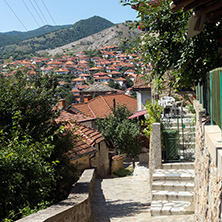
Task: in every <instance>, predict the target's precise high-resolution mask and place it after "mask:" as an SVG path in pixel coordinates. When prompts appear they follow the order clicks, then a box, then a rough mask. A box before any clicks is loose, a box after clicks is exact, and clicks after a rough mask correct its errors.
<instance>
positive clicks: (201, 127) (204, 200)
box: [194, 101, 222, 222]
mask: <svg viewBox="0 0 222 222" xmlns="http://www.w3.org/2000/svg"><path fill="white" fill-rule="evenodd" d="M194 107H195V110H196V114H197V116H196V117H197V118H196V119H197V121H196V148H195V188H194V191H195V215H196V221H201V222H205V221H221V218H222V214H221V204H222V182H221V178H222V134H221V129H220V128H219V126H217V125H206V124H205V123H204V120H205V110H203V109H202V105H201V104H199V102H198V101H194Z"/></svg>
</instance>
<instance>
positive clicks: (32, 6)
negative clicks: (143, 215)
mask: <svg viewBox="0 0 222 222" xmlns="http://www.w3.org/2000/svg"><path fill="white" fill-rule="evenodd" d="M29 2H30V3H31V5H32V7H33V8H34V10H35V12H36V14H37V15H38V16H39V18H40V19H41V21H42V23H43V24H45V22H44V21H43V20H42V17H41V16H40V15H39V13H38V11H37V10H36V8H35V6H34V5H33V4H32V1H31V0H29Z"/></svg>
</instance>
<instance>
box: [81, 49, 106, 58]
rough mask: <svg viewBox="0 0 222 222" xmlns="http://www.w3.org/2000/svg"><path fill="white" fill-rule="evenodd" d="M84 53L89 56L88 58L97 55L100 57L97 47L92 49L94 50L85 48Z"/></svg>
mask: <svg viewBox="0 0 222 222" xmlns="http://www.w3.org/2000/svg"><path fill="white" fill-rule="evenodd" d="M84 53H85V54H86V55H87V56H89V57H90V58H92V57H94V56H98V57H101V58H102V53H101V51H100V50H98V49H94V50H86V51H84Z"/></svg>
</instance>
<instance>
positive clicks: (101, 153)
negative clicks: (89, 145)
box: [91, 141, 110, 178]
mask: <svg viewBox="0 0 222 222" xmlns="http://www.w3.org/2000/svg"><path fill="white" fill-rule="evenodd" d="M95 148H96V150H97V152H96V154H95V157H94V158H91V166H92V167H96V169H97V174H98V176H99V177H101V178H105V177H107V176H108V175H109V171H110V164H109V148H108V147H107V145H106V142H105V141H102V142H100V143H99V144H98V143H97V144H95Z"/></svg>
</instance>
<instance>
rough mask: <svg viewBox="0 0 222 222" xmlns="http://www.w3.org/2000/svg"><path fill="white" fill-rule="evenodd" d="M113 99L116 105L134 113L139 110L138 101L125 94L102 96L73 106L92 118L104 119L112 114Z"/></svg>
mask: <svg viewBox="0 0 222 222" xmlns="http://www.w3.org/2000/svg"><path fill="white" fill-rule="evenodd" d="M113 99H115V102H116V104H119V105H126V106H127V108H128V109H129V110H131V111H132V112H133V111H136V110H137V100H136V99H135V98H132V97H131V96H128V95H124V94H110V95H101V96H98V97H96V98H94V99H92V100H90V101H88V102H87V103H80V104H72V106H73V107H75V108H76V109H77V110H79V111H81V112H82V113H84V114H85V115H87V116H90V117H92V118H99V117H101V118H104V117H106V116H109V114H110V113H111V112H112V107H113Z"/></svg>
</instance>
